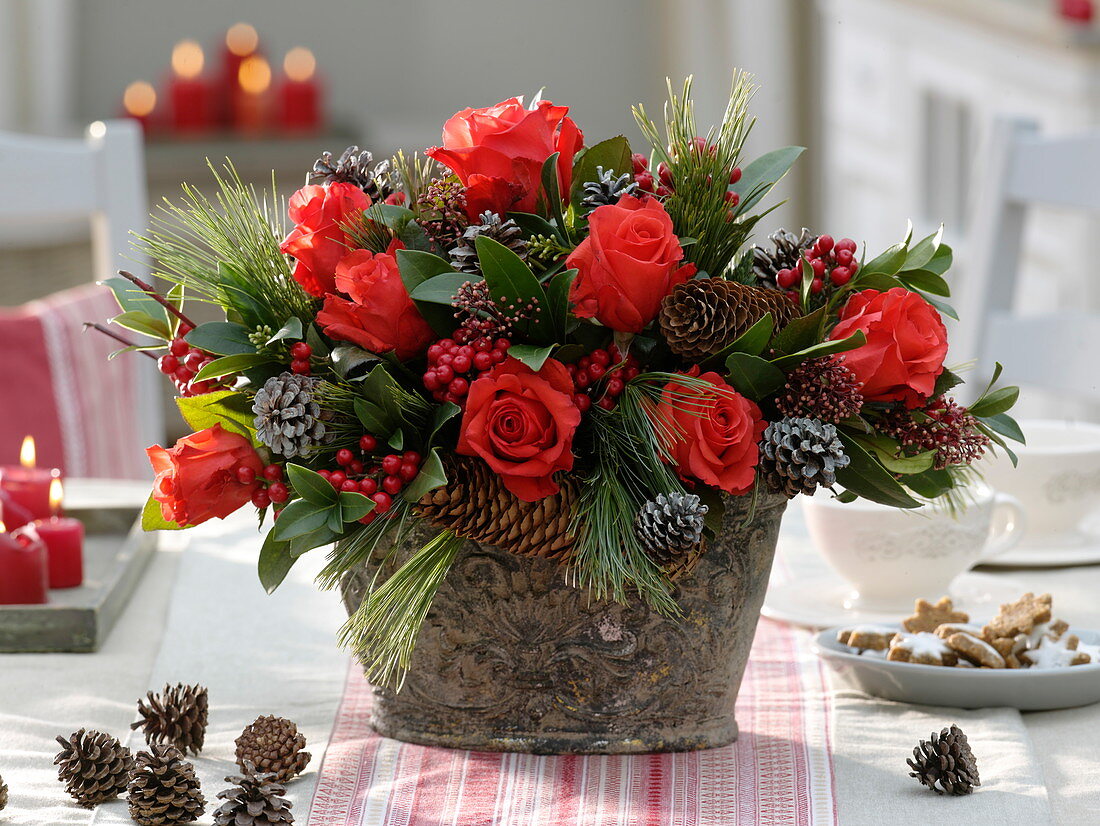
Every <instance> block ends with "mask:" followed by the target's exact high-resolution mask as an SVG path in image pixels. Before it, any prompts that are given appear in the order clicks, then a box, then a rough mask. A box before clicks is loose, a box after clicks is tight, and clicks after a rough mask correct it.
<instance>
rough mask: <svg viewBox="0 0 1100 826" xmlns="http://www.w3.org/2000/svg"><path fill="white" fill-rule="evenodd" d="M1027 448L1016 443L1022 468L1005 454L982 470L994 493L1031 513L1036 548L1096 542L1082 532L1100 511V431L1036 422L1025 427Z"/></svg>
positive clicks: (1030, 542) (1026, 540)
mask: <svg viewBox="0 0 1100 826" xmlns="http://www.w3.org/2000/svg"><path fill="white" fill-rule="evenodd" d="M1020 428H1021V429H1022V430H1023V431H1024V436H1025V437H1026V438H1027V444H1026V445H1017V444H1011V445H1010V447H1011V448H1012V450H1013V451H1014V452H1015V453H1016V455H1017V456H1018V457H1019V466H1018V467H1015V468H1014V467H1012V462H1011V461H1010V460H1009V458H1008V456H1006V455H1005V453H1004V451H998V452H997V456H995V457H993V456H990V457H989V458H987V459H983V460H982V462H981V463H980V464H979V465H978V469H979V470H980V471H981V472H982V474H983V476H984V477H985V480H986V482H988V483H989V485H990V486H991V487H992V488H993V489H994V490H998V491H1002V492H1004V493H1010V494H1012V495H1013V496H1015V497H1016V498H1017V499H1019V500H1020V501H1021V502H1023V504H1024V508H1025V509H1026V510H1027V534H1026V536H1024V537H1023V539H1022V544H1023V545H1025V546H1031V547H1072V546H1075V545H1082V544H1084V543H1085V542H1086V541H1096V538H1095V537H1092V538H1091V540H1090V538H1089V537H1088V536H1087V535H1086V533H1085V532H1084V531H1083V530H1082V523H1083V522H1084V521H1085V520H1086V519H1087V518H1088V517H1089V516H1090V514H1092V513H1095V512H1097V511H1098V510H1100V426H1098V425H1095V424H1087V423H1084V422H1065V421H1055V420H1050V419H1034V420H1030V421H1027V420H1025V421H1022V422H1020Z"/></svg>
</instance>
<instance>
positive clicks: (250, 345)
mask: <svg viewBox="0 0 1100 826" xmlns="http://www.w3.org/2000/svg"><path fill="white" fill-rule="evenodd" d="M751 94H752V87H751V84H750V83H749V81H748V80H747V78H746V77H745V76H744V75H740V74H739V75H737V76H735V81H734V85H733V91H732V94H731V99H730V102H729V107H728V109H727V111H726V113H725V116H724V118H723V120H722V123H721V124H720V125H719V126H717V127H715V128H712V129H711V130H709V131H708V132H707V133H706V134H705V135H700V132H699V130H698V129H697V127H696V123H695V117H694V113H693V108H692V103H691V98H690V80H689V81H688V83H686V84H685V86H684V88H683V92H682V93H681V94H675V93H674V92H673V90H672V87H671V85H670V87H669V101H668V103H667V104H666V107H665V113H664V124H663V129H662V128H660V127H659V126H658V125H657V123H655V122H654V121H653V120H652V119H651V118H650V117H649V116H648V115H647V114H646V112H645V111H644V109H643V108H642V107H640V106H639V107H636V108H635V109H634V115H635V118H636V120H637V123H638V125H639V127H640V129H641V132H642V134H643V135H644V136H645V138H646V139H647V142H648V144H649V145H648V146H646V147H645V151H644V152H637V151H635V149H634V147H631V146H630V145H629V144H628V141H627V139H626V138H625V137H622V136H619V137H612V138H609V139H607V140H603V141H599V142H587V141H586V139H585V137H584V135H583V133H582V132H581V129H580V128H579V127H578V125H577V124H576V123H574V122H573V120H572V119H571V118H570V117H569V115H568V109H567V107H565V106H559V105H556V104H554V103H551V102H550V101H548V100H541V99H536V100H534V101H532V102H531V103H530V104H524V102H523V101H522V100H521V99H519V98H512V99H510V100H506V101H503V102H501V103H499V104H497V105H495V106H490V107H488V108H484V109H465V110H463V111H461V112H458V113H457V114H455V115H454V116H453V117H452V118H451V119H449V120H448V121H447V122H446V124H444V127H443V141H442V145H441V146H437V147H433V148H430V149H428V150H427V151H426V153H425V155H424V156H420V155H418V154H414V155H412V156H411V157H410V156H408V155H405V154H404V153H398V154H397V155H396V156H395V157H393V158H392V159H391V160H389V161H383V162H375V161H374V159H373V158H372V156H371V154H370V153H369V152H361V151H359V150H358V149H357V148H355V147H352V148H350V149H349V150H348V151H346V152H344V153H343V154H342V155H341V156H339V157H338V158H336V157H333V156H332V155H330V154H328V153H326V154H325V155H324V156H323V157H322V158H320V159H319V160H318V161H317V162H316V163H315V165H314V167H313V170H312V173H311V176H310V177H311V179H312V182H311V183H308V184H307V185H305V186H303V187H302V188H301V189H299V190H298V191H297V192H295V193H294V194H293V195H292V196H291V197H290V200H289V204H288V205H287V206H286V207H285V212H284V208H283V207H282V206H280V204H279V202H278V200H277V199H276V198H275V196H274V195H273V194H272V195H271V196H267V195H260V194H257V193H256V192H254V191H253V190H252V188H250V187H247V186H244V185H243V184H242V183H241V182H240V180H239V178H238V177H237V176H236V174H235V173H234V172H233V170H232V167H227V171H226V172H225V173H224V174H219V173H217V172H215V176H216V179H217V184H218V192H217V195H216V196H215V197H214V198H213V199H210V198H207V197H206V196H204V195H202V194H201V193H200V192H198V191H197V190H195V189H192V188H191V187H186V186H185V187H184V197H183V200H182V202H180V203H179V204H171V203H166V205H165V206H164V207H162V211H161V213H160V214H159V215H158V216H155V217H154V222H153V228H152V230H151V231H150V233H149V234H148V235H147V236H146V237H144V238H142V239H141V243H140V247H141V248H142V249H143V250H144V251H145V252H147V253H148V254H150V255H151V256H152V258H153V259H155V261H156V262H157V265H158V275H159V276H160V277H161V278H163V279H165V280H166V281H168V282H169V283H171V284H172V289H171V290H169V291H168V292H167V294H166V295H160V294H158V293H157V292H156V291H155V290H154V289H153V288H152V287H151V286H150V285H148V284H145V283H143V282H141V281H140V280H138V279H136V278H134V277H133V276H129V275H128V274H126V273H123V274H122V275H123V276H125V277H123V278H117V279H112V280H111V281H110V282H109V283H110V286H111V287H112V288H113V289H114V290H115V293H116V295H117V298H118V301H119V303H120V304H121V307H122V311H123V312H122V313H121V314H120V315H119V316H118V317H117V318H115V319H114V322H115V323H116V324H118V325H120V326H122V327H124V328H127V329H130V330H133V331H136V332H139V333H142V334H145V335H148V336H152V337H154V338H155V339H157V342H156V343H155V344H153V345H147V344H142V345H133V349H139V350H142V351H145V352H146V353H147V354H149V355H151V356H153V357H155V358H158V363H159V366H160V369H161V371H162V372H163V373H164V374H165V375H166V376H168V377H169V378H170V379H171V380H172V381H173V382H174V383H175V385H176V387H177V388H178V389H179V399H178V404H179V408H180V411H181V413H182V414H183V416H184V418H185V419H186V421H187V422H188V423H189V425H190V426H191V427H193V428H194V429H195V431H196V432H195V433H193V434H192V435H189V436H186V437H185V438H183V439H181V440H180V441H179V442H177V443H176V445H175V446H174V447H171V448H168V449H165V448H163V447H159V446H155V447H151V448H149V450H148V453H149V458H150V460H151V462H152V464H153V468H154V470H155V472H156V482H155V486H154V489H153V493H152V497H151V498H150V501H149V504H148V506H147V507H146V510H145V513H144V517H143V522H144V525H145V527H146V528H147V529H174V528H182V527H189V526H192V525H198V524H200V523H202V522H204V521H206V520H208V519H210V518H212V517H225V516H227V515H228V514H230V513H232V512H234V511H236V510H237V509H239V508H241V507H244V506H246V505H249V504H251V505H253V506H254V507H255V508H257V509H258V510H259V513H260V519H261V525H263V524H264V522H265V519H266V518H267V517H270V519H269V520H267V524H268V525H270V529H269V530H268V532H267V536H266V540H265V541H264V543H263V547H262V550H261V551H260V556H259V573H260V578H261V580H262V582H263V584H264V586H265V587H266V588H267V589H268V590H272V589H274V588H275V587H277V586H278V584H279V583H280V581H281V580H282V579H283V577H285V575H286V573H287V571H288V570H289V569H290V567H291V566H292V565H293V564H294V562H295V560H296V559H297V558H298V557H300V556H301V555H302V554H304V553H306V552H308V551H310V550H312V549H315V548H319V547H322V546H330V545H331V546H332V548H331V550H330V551H329V552H328V553H329V556H328V564H327V566H326V567H325V569H324V572H323V574H322V577H321V580H322V584H324V585H326V586H330V587H331V586H333V585H335V584H336V583H337V582H338V581H339V580H340V578H341V576H342V575H343V574H344V573H345V572H347V571H349V570H351V569H353V568H355V567H357V566H360V565H362V564H363V563H364V562H365V561H367V560H368V559H370V558H371V557H372V555H374V554H375V553H376V551H379V549H384V548H396V547H398V546H399V545H401V544H402V541H403V538H405V537H407V535H408V532H409V531H410V529H411V528H412V527H413V526H414V525H415V524H417V523H419V522H421V521H423V520H426V521H428V522H430V523H431V524H432V525H434V526H436V527H438V529H439V532H438V534H437V535H436V536H435V538H434V539H432V540H431V541H430V542H428V543H427V544H426V545H425V546H424V547H423V548H421V549H420V550H418V551H416V552H414V553H412V555H411V556H410V557H409V558H408V559H407V560H405V561H404V562H403V564H402V565H401V566H400V567H399V568H398V569H397V570H396V572H395V573H393V574H392V575H391V576H389V577H388V578H387V579H385V581H384V582H380V583H379V582H376V584H375V587H374V588H373V590H372V592H371V593H370V595H369V597H368V598H367V599H366V601H365V602H364V603H363V606H362V607H361V608H360V609H359V610H358V612H356V613H355V614H354V615H353V616H351V618H350V619H349V621H348V624H347V626H346V627H345V629H344V639H345V641H346V642H347V643H349V644H350V645H351V646H353V647H354V648H355V649H356V651H357V653H359V654H360V656H361V657H362V658H363V659H364V662H365V663H366V664H367V665H368V670H369V672H370V674H371V676H372V677H373V678H374V679H375V680H376V681H379V682H392V681H396V680H398V679H399V678H400V675H401V674H402V672H403V670H404V669H405V668H406V667H407V664H408V661H409V655H410V652H411V650H412V646H413V642H414V640H415V638H416V634H417V631H418V629H419V627H420V624H421V622H422V620H423V618H424V616H425V614H426V612H427V610H428V608H429V606H430V604H431V600H432V598H433V595H434V593H435V591H436V589H437V588H438V586H439V584H440V583H441V582H442V581H443V579H444V577H445V576H446V574H447V571H448V568H449V566H450V565H451V563H452V562H453V560H454V559H455V557H456V554H457V553H458V552H459V549H460V547H461V546H462V544H463V542H464V541H466V540H467V539H474V540H475V541H479V542H485V543H489V544H494V545H498V546H500V547H502V548H505V549H507V550H511V551H514V552H515V553H520V554H528V555H533V556H541V557H551V558H554V559H557V560H560V564H562V565H563V566H567V568H568V570H569V571H570V573H571V576H572V577H573V580H574V581H575V583H576V585H577V587H580V588H587V589H590V591H591V593H592V595H593V596H594V597H595V598H605V597H606V598H612V599H616V600H623V601H626V600H631V599H642V600H645V601H646V602H647V603H648V604H649V605H650V606H652V607H653V608H654V609H656V610H659V611H662V612H665V613H666V614H669V615H675V614H676V613H677V611H678V607H677V604H676V601H675V599H674V590H673V583H674V580H675V578H676V577H678V576H680V575H682V574H683V573H684V572H685V571H687V570H689V569H690V568H691V566H692V564H693V562H694V561H695V560H696V559H697V558H698V557H699V555H700V554H701V553H702V552H703V550H704V549H705V547H706V543H707V540H708V537H710V536H713V534H714V531H715V530H716V528H717V527H718V526H719V525H720V524H721V517H722V512H723V502H724V501H725V497H727V496H748V497H758V496H762V495H781V496H786V497H793V496H796V495H797V494H799V493H805V494H812V493H813V492H814V491H815V489H816V488H818V487H828V488H831V487H833V486H834V485H836V486H839V491H840V492H838V495H839V496H841V497H842V498H845V499H854V498H856V497H865V498H868V499H872V500H875V501H877V502H881V503H885V504H887V505H892V506H897V507H901V508H912V507H917V506H918V505H920V504H922V503H924V502H926V501H928V500H933V499H936V498H938V497H944V496H948V497H950V495H951V494H952V492H953V491H956V490H957V489H958V488H959V486H960V485H961V484H963V483H964V482H965V481H966V473H967V469H968V467H969V465H970V464H971V463H972V462H973V461H974V460H975V459H977V458H978V457H980V456H981V455H982V453H983V451H985V450H986V449H987V448H989V447H990V445H991V444H994V443H995V444H996V445H999V446H1001V447H1004V446H1005V439H1006V438H1014V439H1020V438H1021V435H1020V432H1019V429H1018V427H1017V426H1016V424H1015V423H1014V422H1013V420H1012V419H1011V418H1009V416H1008V415H1007V413H1006V411H1007V410H1008V409H1009V408H1010V407H1011V406H1012V404H1013V402H1014V401H1015V399H1016V396H1017V395H1018V391H1017V389H1016V388H1011V387H1004V388H995V386H994V385H995V382H996V379H997V376H994V377H993V381H991V382H990V384H989V386H988V387H987V388H986V390H985V392H983V393H982V394H981V395H980V396H979V397H978V399H977V400H976V401H975V402H974V403H973V404H971V405H970V406H969V408H967V407H964V406H962V405H960V404H959V403H958V402H956V401H955V400H954V399H953V398H952V397H951V395H950V394H951V391H952V388H953V387H955V386H956V385H957V384H959V382H960V381H961V379H960V378H959V376H958V375H956V374H955V373H953V372H951V371H950V370H948V369H946V368H945V367H944V359H945V356H946V354H947V331H946V328H945V326H944V323H943V320H942V316H943V315H952V316H953V312H952V310H951V308H950V307H949V306H948V305H947V304H946V303H945V302H944V299H945V298H946V297H947V296H948V293H949V290H948V286H947V283H946V282H945V280H944V278H943V276H944V273H945V272H946V271H947V269H948V268H949V266H950V264H951V250H950V249H949V248H948V247H947V245H945V244H944V243H942V241H941V236H940V234H939V233H936V234H934V235H931V236H929V237H927V238H922V239H920V240H917V241H915V242H914V241H913V239H912V237H911V233H910V236H909V237H907V238H906V239H905V240H904V241H903V242H901V243H899V244H897V245H895V246H893V247H891V248H890V249H888V250H886V251H885V252H883V253H882V254H880V255H876V256H873V257H870V258H868V257H867V255H866V254H864V253H863V252H861V250H860V248H859V246H858V245H857V244H856V242H854V241H852V240H850V239H848V238H834V237H833V236H830V235H824V234H823V235H818V234H815V233H811V232H809V231H808V230H803V231H802V233H801V234H798V235H796V234H794V233H789V232H784V231H780V232H778V233H776V234H775V235H773V236H771V238H770V244H768V243H765V244H761V245H760V246H752V247H750V246H747V243H748V241H749V239H750V237H751V236H752V233H753V230H754V228H755V227H756V225H757V223H758V222H759V221H760V220H761V218H762V217H763V216H764V215H766V214H767V212H768V211H769V210H768V209H765V208H762V204H763V202H764V200H765V198H766V197H767V196H768V194H769V192H770V191H771V190H772V188H773V186H774V185H775V184H776V183H777V182H778V181H779V180H780V179H781V178H782V177H783V175H784V174H785V173H786V172H787V170H788V169H789V168H790V166H791V165H792V164H793V162H794V161H795V160H796V159H797V157H798V156H799V154H800V153H801V152H802V149H801V148H800V147H787V148H783V149H778V150H775V151H773V152H769V153H767V154H765V155H763V156H762V157H760V158H757V159H756V160H754V161H752V162H751V163H744V161H743V158H742V151H743V147H744V144H745V139H746V137H747V135H748V134H749V131H750V129H751V128H752V125H753V121H752V119H751V118H750V117H749V115H748V113H747V108H748V103H749V99H750V97H751ZM284 214H285V215H288V216H289V220H290V225H289V226H287V225H286V224H285V222H284V219H283V215H284ZM191 302H206V303H210V304H214V305H216V306H217V307H220V308H221V309H223V310H224V313H225V320H223V321H213V322H207V323H203V324H194V323H192V321H191V320H189V317H188V315H187V314H186V309H187V306H188V305H189V304H190V303H191ZM127 343H128V344H129V342H127ZM127 349H131V348H129V347H128V348H127ZM998 373H999V367H998ZM754 501H755V500H754ZM387 537H388V538H389V541H388V542H385V543H384V542H383V539H384V538H387ZM333 543H335V544H333Z"/></svg>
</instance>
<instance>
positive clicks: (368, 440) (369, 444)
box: [359, 433, 378, 453]
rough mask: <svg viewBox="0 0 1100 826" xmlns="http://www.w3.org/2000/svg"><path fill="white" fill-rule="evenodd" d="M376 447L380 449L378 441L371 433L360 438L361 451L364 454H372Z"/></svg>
mask: <svg viewBox="0 0 1100 826" xmlns="http://www.w3.org/2000/svg"><path fill="white" fill-rule="evenodd" d="M376 447H378V440H377V439H375V438H374V437H373V436H371V435H370V434H369V433H364V434H363V435H362V436H360V437H359V449H360V450H362V451H363V452H364V453H370V452H371V451H372V450H374V449H375V448H376Z"/></svg>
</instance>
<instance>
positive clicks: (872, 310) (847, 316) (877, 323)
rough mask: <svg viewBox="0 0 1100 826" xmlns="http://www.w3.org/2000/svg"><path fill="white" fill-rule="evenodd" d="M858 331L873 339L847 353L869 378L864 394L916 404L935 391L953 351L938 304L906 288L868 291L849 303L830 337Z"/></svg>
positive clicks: (851, 365) (848, 363)
mask: <svg viewBox="0 0 1100 826" xmlns="http://www.w3.org/2000/svg"><path fill="white" fill-rule="evenodd" d="M856 330H862V331H863V334H864V335H866V336H867V343H866V344H864V345H863V346H862V347H858V348H856V349H855V350H850V351H848V352H847V353H844V366H845V367H847V368H848V369H849V370H851V371H852V372H853V373H855V376H856V378H857V379H858V380H859V381H861V382H863V389H862V390H861V391H860V392H861V393H862V394H863V398H865V399H866V400H867V401H872V402H886V401H904V402H905V404H906V406H907V407H910V408H914V407H918V406H919V405H920V404H921V403H922V402H924V400H925V399H927V398H928V397H929V396H931V395H932V390H933V388H934V387H935V386H936V377H937V376H939V374H940V373H942V372H943V360H944V358H945V357H946V356H947V328H946V327H944V326H943V320H942V319H941V318H940V314H939V313H938V312H937V311H936V308H935V307H933V306H932V305H931V304H929V303H928V302H927V301H925V300H924V299H923V298H921V297H920V296H919V295H917V294H916V293H914V292H910V291H909V290H906V289H903V288H901V287H894V288H893V289H891V290H889V291H888V292H884V293H880V292H878V291H877V290H863V291H862V292H859V293H855V294H854V295H852V296H851V298H849V299H848V301H847V302H845V304H844V306H843V307H842V308H841V310H840V323H839V324H837V325H836V326H835V327H834V328H833V331H832V332H831V333H830V334H829V338H832V339H837V338H847V337H848V336H850V335H851V334H852V333H854V332H855V331H856Z"/></svg>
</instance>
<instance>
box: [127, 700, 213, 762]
mask: <svg viewBox="0 0 1100 826" xmlns="http://www.w3.org/2000/svg"><path fill="white" fill-rule="evenodd" d="M146 697H147V698H148V700H149V704H148V705H146V704H145V701H144V700H138V714H140V715H141V720H139V721H138V722H136V723H131V724H130V728H132V729H139V728H140V729H142V730H144V732H145V739H146V741H147V742H148V743H149V744H150V745H152V744H154V743H170V744H172V745H173V746H175V747H176V748H178V749H179V750H180V751H181V752H183V753H184V754H187V750H188V749H190V750H191V752H192V753H193V754H198V753H199V752H200V751H202V744H203V740H204V739H205V738H206V721H207V711H208V704H209V701H208V697H207V693H206V689H205V688H203V687H202V686H200V685H183V684H182V683H179V684H177V685H176V686H175V687H174V688H173V687H172V686H169V685H166V686H164V691H162V692H161V693H160V694H154V693H153V692H152V691H150V692H149V693H148V694H147V695H146Z"/></svg>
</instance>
